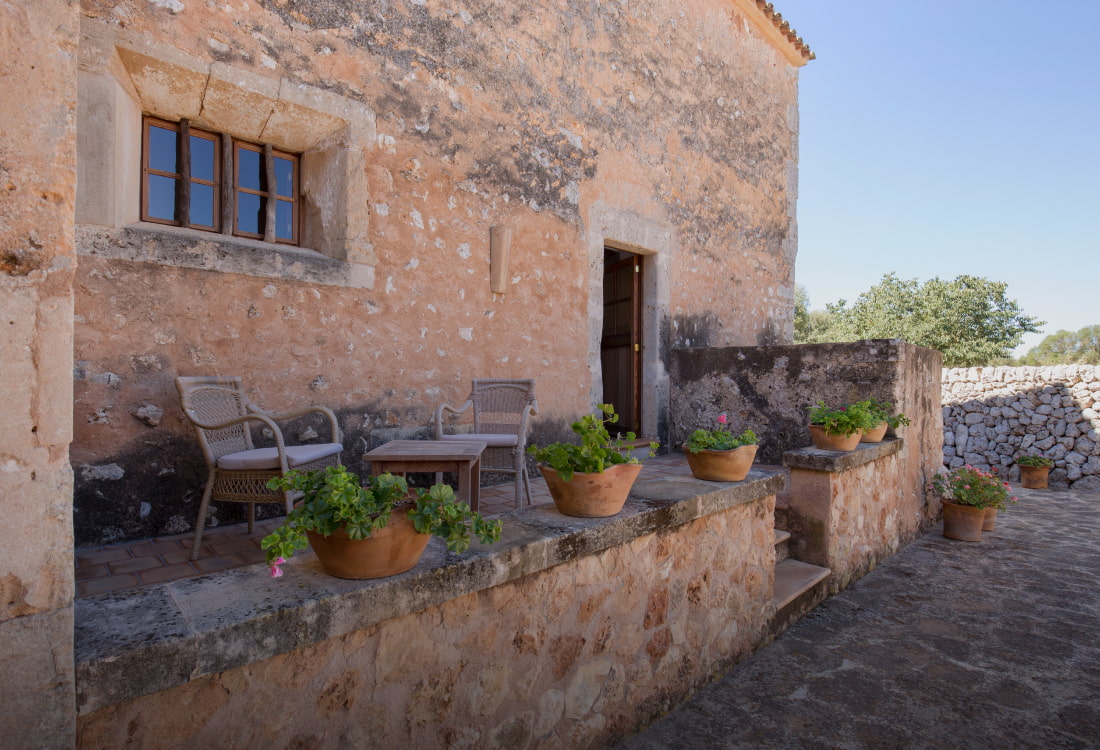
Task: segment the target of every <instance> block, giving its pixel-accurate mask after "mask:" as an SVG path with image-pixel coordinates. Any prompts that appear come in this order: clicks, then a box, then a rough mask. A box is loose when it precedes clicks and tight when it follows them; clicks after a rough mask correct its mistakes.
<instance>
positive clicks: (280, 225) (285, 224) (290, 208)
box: [275, 201, 294, 240]
mask: <svg viewBox="0 0 1100 750" xmlns="http://www.w3.org/2000/svg"><path fill="white" fill-rule="evenodd" d="M275 236H276V237H278V238H279V239H281V240H292V239H294V204H293V203H288V202H287V201H278V202H277V203H276V204H275Z"/></svg>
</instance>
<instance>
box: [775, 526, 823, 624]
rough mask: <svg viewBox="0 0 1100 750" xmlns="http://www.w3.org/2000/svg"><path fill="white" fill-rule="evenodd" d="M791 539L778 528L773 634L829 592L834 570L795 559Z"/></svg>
mask: <svg viewBox="0 0 1100 750" xmlns="http://www.w3.org/2000/svg"><path fill="white" fill-rule="evenodd" d="M777 515H781V514H778V513H777ZM790 539H791V532H789V531H785V530H784V529H780V528H776V529H775V584H774V585H773V587H772V602H773V603H774V604H775V615H774V616H773V617H772V621H771V625H770V628H769V629H770V630H771V633H772V635H777V634H779V633H781V632H783V631H784V630H786V629H787V628H788V627H790V626H791V625H792V624H793V623H794V622H795V621H796V620H798V619H799V618H801V617H802V616H803V615H805V614H806V613H807V612H809V611H810V610H811V609H813V608H814V607H816V606H817V605H818V604H820V603H821V601H822V600H824V599H825V597H826V595H827V592H826V590H825V586H824V585H823V582H824V581H825V579H826V578H828V577H829V573H830V572H831V571H830V570H829V569H828V568H822V567H820V566H818V565H811V564H810V563H807V562H802V561H801V560H795V559H794V558H792V557H791V556H790Z"/></svg>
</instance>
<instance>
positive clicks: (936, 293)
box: [796, 273, 1043, 367]
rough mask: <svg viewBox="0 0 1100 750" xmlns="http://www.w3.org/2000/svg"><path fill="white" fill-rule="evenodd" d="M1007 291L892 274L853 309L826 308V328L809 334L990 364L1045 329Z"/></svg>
mask: <svg viewBox="0 0 1100 750" xmlns="http://www.w3.org/2000/svg"><path fill="white" fill-rule="evenodd" d="M1007 286H1008V285H1007V284H1005V283H1003V282H999V281H990V280H989V279H984V278H981V277H979V276H965V275H964V276H958V277H956V278H955V279H954V280H953V281H944V280H942V279H940V278H938V277H936V278H933V279H929V280H928V281H926V282H925V283H923V284H922V283H920V282H919V281H918V280H917V279H899V278H898V277H897V276H896V275H895V274H893V273H888V274H886V275H885V276H883V277H882V280H881V281H880V282H879V283H878V284H876V285H875V286H873V287H871V288H870V289H869V290H867V291H866V292H864V293H863V294H861V295H859V297H858V298H857V299H856V301H855V302H854V303H853V304H852V306H851V307H848V305H847V302H846V301H845V300H840V301H839V302H837V303H835V304H829V305H826V315H827V316H828V320H827V321H826V323H827V325H826V326H825V328H824V329H822V328H820V327H819V328H814V327H813V326H810V333H811V334H812V335H813V336H814V337H815V339H816V340H817V341H824V340H828V341H858V340H860V339H894V338H898V339H905V340H906V341H908V342H910V343H912V344H917V345H918V346H924V347H927V348H929V349H937V350H939V351H940V352H942V353H943V362H944V366H946V367H972V366H975V365H983V364H988V363H989V362H992V361H994V360H997V359H1002V358H1005V357H1008V356H1009V355H1010V353H1011V352H1012V349H1013V348H1014V347H1016V346H1018V345H1019V343H1020V340H1021V339H1022V338H1023V335H1024V334H1025V333H1036V332H1038V326H1041V325H1043V323H1042V322H1041V321H1038V320H1036V319H1035V318H1032V317H1029V316H1027V315H1024V314H1023V311H1022V310H1020V306H1019V305H1018V304H1017V303H1016V301H1015V300H1010V299H1008V298H1007V297H1006V296H1005V290H1006V288H1007ZM811 315H812V314H811ZM822 336H824V337H825V338H821V337H822ZM796 340H797V339H796Z"/></svg>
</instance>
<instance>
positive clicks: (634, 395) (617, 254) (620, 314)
mask: <svg viewBox="0 0 1100 750" xmlns="http://www.w3.org/2000/svg"><path fill="white" fill-rule="evenodd" d="M643 288H644V287H643V284H642V256H640V255H636V254H634V253H629V252H626V251H625V250H616V249H614V248H610V247H605V248H604V251H603V334H602V336H601V337H600V365H601V370H602V373H603V403H608V404H611V405H612V406H614V407H615V413H616V414H618V415H619V421H618V424H617V425H616V426H617V427H618V431H619V432H634V433H636V434H641V431H642V429H641V428H642V289H643Z"/></svg>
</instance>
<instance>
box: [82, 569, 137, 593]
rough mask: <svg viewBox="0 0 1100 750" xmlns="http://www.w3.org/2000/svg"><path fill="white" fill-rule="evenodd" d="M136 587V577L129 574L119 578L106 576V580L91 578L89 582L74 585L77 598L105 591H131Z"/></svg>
mask: <svg viewBox="0 0 1100 750" xmlns="http://www.w3.org/2000/svg"><path fill="white" fill-rule="evenodd" d="M137 585H138V579H137V576H133V575H130V574H126V575H121V576H107V577H106V578H93V579H92V580H90V581H81V582H80V583H78V584H77V585H76V595H77V596H92V595H94V594H102V593H105V592H107V591H118V590H119V589H132V588H134V587H135V586H137Z"/></svg>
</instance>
